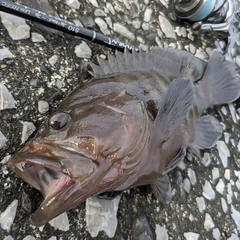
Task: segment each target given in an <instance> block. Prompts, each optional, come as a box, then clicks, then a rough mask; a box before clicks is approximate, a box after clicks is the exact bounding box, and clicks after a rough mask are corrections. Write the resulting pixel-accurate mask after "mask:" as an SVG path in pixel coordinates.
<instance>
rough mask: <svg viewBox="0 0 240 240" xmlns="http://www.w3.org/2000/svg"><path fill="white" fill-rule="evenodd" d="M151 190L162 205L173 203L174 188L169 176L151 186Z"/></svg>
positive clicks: (161, 178)
mask: <svg viewBox="0 0 240 240" xmlns="http://www.w3.org/2000/svg"><path fill="white" fill-rule="evenodd" d="M151 188H152V191H153V193H154V194H155V196H156V198H157V199H158V200H159V201H160V202H162V203H170V202H171V201H172V187H171V183H170V181H169V178H168V175H164V176H162V177H160V178H159V179H157V180H155V181H154V182H153V183H152V184H151Z"/></svg>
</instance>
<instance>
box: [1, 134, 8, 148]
mask: <svg viewBox="0 0 240 240" xmlns="http://www.w3.org/2000/svg"><path fill="white" fill-rule="evenodd" d="M7 141H8V140H7V138H6V137H5V136H4V135H3V133H2V132H1V131H0V149H1V148H3V147H4V146H5V145H6V143H7Z"/></svg>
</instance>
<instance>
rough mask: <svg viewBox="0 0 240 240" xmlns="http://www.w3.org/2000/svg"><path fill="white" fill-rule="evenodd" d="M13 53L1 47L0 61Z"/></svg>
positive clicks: (10, 56)
mask: <svg viewBox="0 0 240 240" xmlns="http://www.w3.org/2000/svg"><path fill="white" fill-rule="evenodd" d="M12 57H14V55H13V54H12V53H11V52H10V51H9V49H8V48H2V49H0V61H2V60H3V59H5V58H12Z"/></svg>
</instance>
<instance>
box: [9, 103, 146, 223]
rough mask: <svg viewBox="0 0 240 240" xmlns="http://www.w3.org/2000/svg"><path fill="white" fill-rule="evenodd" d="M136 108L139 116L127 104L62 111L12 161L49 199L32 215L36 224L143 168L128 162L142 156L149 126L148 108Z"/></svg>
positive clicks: (45, 197) (46, 220)
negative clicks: (131, 170) (134, 168)
mask: <svg viewBox="0 0 240 240" xmlns="http://www.w3.org/2000/svg"><path fill="white" fill-rule="evenodd" d="M62 106H64V104H63V105H62ZM134 106H135V108H134V113H133V109H132V108H133V107H132V104H130V103H126V102H125V104H122V105H120V106H117V107H115V106H110V105H106V104H100V105H98V106H95V107H89V108H88V109H87V110H85V111H80V113H77V110H76V109H75V108H74V109H73V108H72V109H66V108H64V107H60V108H59V109H58V110H57V112H56V113H54V114H53V115H52V116H50V118H49V119H48V121H47V122H46V123H45V124H44V125H43V126H42V127H41V129H40V130H39V132H38V133H37V135H36V136H35V138H34V139H32V140H30V141H29V142H28V143H27V144H26V145H25V146H24V147H23V148H22V149H21V150H20V151H19V152H18V153H16V154H15V155H14V156H13V157H12V158H11V159H10V161H9V165H10V167H11V168H12V169H13V170H14V171H15V173H16V174H17V175H19V176H20V177H21V178H22V179H23V180H25V181H26V182H27V183H29V184H30V185H32V186H33V187H34V188H36V189H37V190H39V191H40V192H41V193H42V195H43V196H44V201H43V202H42V203H41V205H40V207H39V208H38V209H37V211H36V212H35V213H33V214H32V216H31V220H32V223H33V224H34V225H36V226H41V225H44V224H45V223H47V222H48V221H49V220H51V219H52V218H54V217H55V216H57V215H59V214H61V213H63V212H65V211H67V210H70V209H72V208H74V207H76V206H78V205H79V204H80V203H82V202H83V201H85V200H86V199H87V198H88V197H91V196H93V195H96V194H100V193H103V192H106V191H114V189H115V188H116V187H118V186H119V184H121V183H122V182H124V181H126V180H127V177H126V174H125V175H124V173H123V171H124V169H126V168H127V167H126V166H128V167H130V168H132V166H133V165H134V164H137V163H133V161H132V163H131V164H128V161H130V160H131V159H133V158H134V156H135V155H136V154H137V153H138V152H139V144H140V143H141V140H142V137H143V136H144V134H145V132H144V127H143V125H144V124H146V123H145V122H144V121H145V120H146V119H145V118H143V117H142V105H141V104H140V103H139V102H138V103H137V105H136V104H135V105H134ZM78 111H79V110H78ZM136 119H139V121H136ZM140 119H141V120H140ZM144 119H145V120H144ZM139 129H141V130H140V131H139Z"/></svg>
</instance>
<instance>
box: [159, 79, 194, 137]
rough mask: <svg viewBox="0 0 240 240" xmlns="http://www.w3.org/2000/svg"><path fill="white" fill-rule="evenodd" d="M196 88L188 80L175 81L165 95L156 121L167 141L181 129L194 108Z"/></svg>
mask: <svg viewBox="0 0 240 240" xmlns="http://www.w3.org/2000/svg"><path fill="white" fill-rule="evenodd" d="M193 99H194V86H193V83H192V82H191V80H189V79H188V78H180V79H174V80H173V81H172V82H171V84H170V85H169V87H168V89H167V90H166V92H165V93H164V94H163V98H162V101H161V104H160V106H159V110H158V114H157V117H156V119H155V123H156V125H157V124H159V125H160V126H159V127H160V130H161V134H163V136H164V139H165V140H167V139H168V138H169V137H170V136H171V134H172V133H173V132H174V131H175V130H176V129H177V127H179V125H180V124H181V123H182V121H183V120H184V119H185V118H186V117H187V114H188V112H189V110H190V108H191V107H192V104H193Z"/></svg>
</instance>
